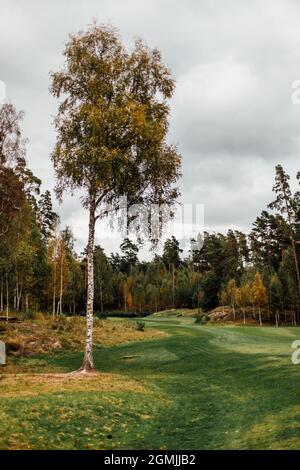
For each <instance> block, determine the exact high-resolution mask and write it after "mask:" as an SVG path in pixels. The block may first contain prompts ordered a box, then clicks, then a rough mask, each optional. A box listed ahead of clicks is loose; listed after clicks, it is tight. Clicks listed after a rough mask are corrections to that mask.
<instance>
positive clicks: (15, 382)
mask: <svg viewBox="0 0 300 470" xmlns="http://www.w3.org/2000/svg"><path fill="white" fill-rule="evenodd" d="M87 391H88V392H92V391H94V392H118V391H122V392H135V393H146V390H145V388H144V387H143V386H142V385H141V383H140V382H139V381H137V380H134V379H129V378H128V377H126V376H121V375H117V374H103V373H98V372H95V373H92V374H80V373H73V374H57V373H56V374H49V373H47V374H8V375H5V376H2V379H1V380H0V396H1V397H2V398H21V397H22V398H23V397H34V396H39V395H41V394H43V393H55V392H56V393H57V392H58V393H64V392H87Z"/></svg>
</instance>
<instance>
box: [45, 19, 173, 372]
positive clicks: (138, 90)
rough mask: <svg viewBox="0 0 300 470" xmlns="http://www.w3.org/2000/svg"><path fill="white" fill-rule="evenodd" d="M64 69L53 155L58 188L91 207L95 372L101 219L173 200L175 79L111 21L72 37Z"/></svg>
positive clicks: (57, 84) (58, 85)
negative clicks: (128, 44) (170, 135)
mask: <svg viewBox="0 0 300 470" xmlns="http://www.w3.org/2000/svg"><path fill="white" fill-rule="evenodd" d="M64 59H65V62H64V65H63V68H62V69H61V70H60V71H58V72H55V73H52V84H51V92H52V94H53V95H54V96H55V97H56V98H58V99H60V104H59V110H58V114H57V117H56V119H55V127H56V131H57V141H56V145H55V148H54V150H53V153H52V160H53V163H54V168H55V172H56V177H57V187H56V192H57V195H58V197H59V198H60V199H61V198H62V195H63V193H64V191H70V192H71V193H73V192H74V191H75V190H81V194H83V196H82V203H83V206H84V208H86V209H87V210H88V211H89V227H88V243H87V307H86V318H87V328H86V344H85V355H84V360H83V365H82V368H81V371H82V372H88V371H91V370H93V369H94V361H93V348H92V345H93V305H94V261H93V251H94V241H95V225H96V222H97V220H98V219H101V218H104V217H107V214H108V207H109V211H112V212H114V211H117V210H118V208H119V206H120V199H121V197H123V196H126V197H127V202H128V204H129V205H132V204H135V203H137V204H144V205H145V206H148V205H150V204H151V203H156V204H168V205H171V204H173V203H174V201H175V200H176V198H177V195H178V191H177V189H176V187H175V186H174V185H175V183H176V181H177V179H178V177H179V172H180V156H179V154H178V152H177V149H176V147H175V146H172V145H168V144H167V143H166V135H167V131H168V117H169V106H168V100H169V99H170V98H171V96H172V94H173V91H174V80H173V78H172V77H171V73H170V71H169V70H168V68H167V67H166V66H165V65H164V64H163V63H162V60H161V55H160V53H159V51H158V50H157V49H154V50H150V49H149V48H148V47H147V46H146V45H145V44H144V43H143V42H142V41H141V40H137V41H136V42H135V44H134V47H133V50H132V51H127V50H126V48H125V47H124V45H123V44H122V42H121V40H120V37H119V34H118V31H117V30H116V29H115V28H113V27H111V26H98V25H96V24H93V25H92V26H91V27H90V28H89V29H88V30H87V31H86V32H79V33H78V34H76V35H73V36H70V38H69V41H68V42H67V44H66V47H65V49H64Z"/></svg>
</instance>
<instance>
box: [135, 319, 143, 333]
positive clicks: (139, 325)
mask: <svg viewBox="0 0 300 470" xmlns="http://www.w3.org/2000/svg"><path fill="white" fill-rule="evenodd" d="M145 326H146V323H145V322H144V321H141V320H138V321H137V322H136V327H135V329H136V330H137V331H145Z"/></svg>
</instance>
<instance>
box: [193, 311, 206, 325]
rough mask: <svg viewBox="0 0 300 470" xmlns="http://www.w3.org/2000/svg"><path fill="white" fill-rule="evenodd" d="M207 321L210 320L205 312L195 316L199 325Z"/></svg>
mask: <svg viewBox="0 0 300 470" xmlns="http://www.w3.org/2000/svg"><path fill="white" fill-rule="evenodd" d="M207 321H208V318H207V316H206V315H204V314H203V313H197V315H196V318H195V323H197V324H198V325H205V323H207Z"/></svg>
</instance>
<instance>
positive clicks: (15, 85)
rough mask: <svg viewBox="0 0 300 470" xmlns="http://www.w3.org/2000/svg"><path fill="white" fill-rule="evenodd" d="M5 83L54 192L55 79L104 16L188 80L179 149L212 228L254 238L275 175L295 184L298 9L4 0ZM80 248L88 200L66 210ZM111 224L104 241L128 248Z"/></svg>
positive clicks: (39, 171)
mask: <svg viewBox="0 0 300 470" xmlns="http://www.w3.org/2000/svg"><path fill="white" fill-rule="evenodd" d="M0 7H1V9H0V44H1V50H0V80H3V81H4V82H5V83H6V89H7V97H8V98H9V99H10V100H11V102H13V103H14V104H15V105H16V107H17V108H18V109H23V110H24V111H25V113H26V117H25V120H24V133H25V135H26V137H28V139H29V145H28V162H29V165H30V167H31V168H32V170H33V171H34V172H35V174H36V175H37V176H39V177H40V178H42V180H43V188H44V189H46V188H49V189H51V190H52V189H53V186H54V174H53V169H52V165H51V162H50V159H49V154H50V152H51V149H52V148H53V145H54V142H55V133H54V131H53V128H52V120H53V116H54V114H55V112H56V109H57V103H56V102H55V100H54V99H53V98H52V97H51V96H50V95H49V92H48V89H49V72H50V71H51V70H53V71H54V70H57V69H58V67H59V66H60V65H61V63H62V50H63V47H64V43H65V42H66V40H67V38H68V34H69V33H72V32H73V33H74V32H77V31H78V30H80V29H84V28H86V26H87V25H88V24H90V23H91V21H92V19H93V18H95V19H96V20H97V21H98V22H99V23H107V22H108V21H110V22H111V23H113V24H114V25H115V26H117V27H118V28H119V30H120V33H121V36H122V38H123V40H124V42H125V43H126V45H128V47H130V46H131V44H132V40H133V38H135V37H137V36H139V37H142V38H143V39H144V40H145V41H146V42H147V43H148V45H149V46H151V47H154V46H156V47H158V48H159V49H160V50H161V52H162V57H163V60H164V62H165V63H166V64H167V65H168V66H169V67H170V68H171V70H172V72H173V75H174V77H175V79H176V82H177V87H176V93H175V95H174V98H173V100H172V118H171V127H170V135H169V140H170V141H171V142H174V143H178V146H179V150H180V152H181V154H182V157H183V178H182V180H181V182H180V186H181V190H182V201H185V202H187V203H194V204H204V207H205V228H206V229H207V230H216V231H224V230H225V229H227V228H237V229H242V230H245V231H247V230H249V228H250V227H251V224H252V222H253V221H254V219H255V217H256V216H257V215H258V214H259V213H260V212H261V210H263V209H264V208H265V207H266V204H267V203H268V202H270V200H272V192H271V189H272V184H273V179H274V166H275V165H276V164H277V163H279V162H280V163H282V164H283V165H284V167H285V168H286V170H287V171H288V172H290V173H291V174H293V175H294V174H295V173H296V171H297V170H298V169H299V165H298V161H299V156H300V140H299V137H300V106H295V105H293V104H292V103H291V93H292V91H291V85H292V82H293V81H294V80H297V79H300V28H299V22H300V2H299V1H297V0H257V1H255V0H252V1H251V2H246V1H243V2H241V1H240V0H226V1H222V0H200V1H199V0H186V1H185V2H183V1H177V2H175V1H174V0H172V1H171V0H147V1H146V0H123V1H122V0H107V1H106V0H84V1H82V0H72V1H71V0H44V1H40V0H26V1H24V0H0ZM56 208H57V211H58V212H59V214H60V216H61V220H62V225H63V226H65V225H70V226H71V227H72V229H73V231H74V233H75V237H76V239H77V247H78V248H82V247H83V246H84V245H85V244H86V235H87V234H86V228H85V227H86V214H85V213H84V211H82V209H81V208H80V203H79V198H78V197H77V198H76V197H75V198H73V199H71V198H67V199H66V200H65V202H64V204H63V206H60V207H59V206H57V205H56ZM108 238H111V237H108V236H107V232H106V229H105V226H103V225H102V226H99V227H98V229H97V241H98V242H99V243H101V244H102V245H103V246H105V248H106V249H107V251H108V252H110V251H111V250H112V249H115V248H117V246H118V243H119V242H118V241H115V240H111V239H108Z"/></svg>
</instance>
